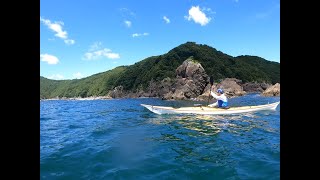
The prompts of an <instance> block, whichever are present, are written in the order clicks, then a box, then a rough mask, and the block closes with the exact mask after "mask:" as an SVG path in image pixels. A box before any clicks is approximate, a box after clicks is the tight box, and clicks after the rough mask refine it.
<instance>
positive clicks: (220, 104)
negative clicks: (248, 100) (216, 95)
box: [218, 100, 228, 107]
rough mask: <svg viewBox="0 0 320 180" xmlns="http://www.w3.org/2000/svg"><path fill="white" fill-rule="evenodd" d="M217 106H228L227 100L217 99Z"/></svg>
mask: <svg viewBox="0 0 320 180" xmlns="http://www.w3.org/2000/svg"><path fill="white" fill-rule="evenodd" d="M218 107H228V102H224V101H222V100H218Z"/></svg>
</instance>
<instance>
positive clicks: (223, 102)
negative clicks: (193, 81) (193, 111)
mask: <svg viewBox="0 0 320 180" xmlns="http://www.w3.org/2000/svg"><path fill="white" fill-rule="evenodd" d="M210 92H211V95H212V97H214V98H215V99H217V102H215V103H213V104H209V105H208V106H209V107H218V108H226V109H227V108H229V107H228V98H227V97H226V96H225V95H224V93H223V90H222V89H218V90H217V94H215V93H214V92H212V91H210Z"/></svg>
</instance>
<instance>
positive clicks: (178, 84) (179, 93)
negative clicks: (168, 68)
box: [163, 58, 209, 100]
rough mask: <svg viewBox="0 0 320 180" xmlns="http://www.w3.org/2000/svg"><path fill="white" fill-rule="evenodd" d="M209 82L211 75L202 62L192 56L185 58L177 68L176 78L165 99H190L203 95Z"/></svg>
mask: <svg viewBox="0 0 320 180" xmlns="http://www.w3.org/2000/svg"><path fill="white" fill-rule="evenodd" d="M208 83H209V77H208V75H207V74H206V72H205V70H204V68H203V67H202V66H201V64H200V63H198V62H196V61H194V60H193V59H192V58H188V59H187V60H185V61H184V62H183V63H182V65H180V66H179V67H178V68H177V69H176V79H175V80H174V82H173V83H172V85H171V88H167V90H169V91H168V92H167V93H165V94H164V95H163V99H179V100H183V99H190V98H196V97H198V96H199V95H201V94H202V93H203V91H204V89H205V87H206V86H207V84H208Z"/></svg>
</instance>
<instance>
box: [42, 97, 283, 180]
mask: <svg viewBox="0 0 320 180" xmlns="http://www.w3.org/2000/svg"><path fill="white" fill-rule="evenodd" d="M279 99H280V98H279V97H262V96H260V95H258V94H249V95H246V96H242V97H236V98H232V99H229V104H230V106H244V105H262V104H266V103H272V102H276V101H279ZM141 103H144V104H153V105H164V106H174V107H179V106H192V105H193V104H198V103H199V102H192V101H163V100H160V99H157V98H139V99H114V100H50V101H49V100H48V101H40V179H124V180H130V179H179V180H180V179H229V180H233V179H280V106H278V107H277V109H276V111H261V112H255V113H247V114H241V115H223V116H221V115H219V116H217V115H157V114H154V113H152V112H150V111H148V110H147V109H145V108H144V107H142V106H140V104H141ZM204 104H206V102H204Z"/></svg>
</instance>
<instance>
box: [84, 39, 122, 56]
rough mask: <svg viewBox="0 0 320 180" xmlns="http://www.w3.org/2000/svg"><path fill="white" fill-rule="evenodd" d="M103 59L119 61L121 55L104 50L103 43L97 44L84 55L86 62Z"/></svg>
mask: <svg viewBox="0 0 320 180" xmlns="http://www.w3.org/2000/svg"><path fill="white" fill-rule="evenodd" d="M101 57H106V58H108V59H118V58H120V55H119V54H118V53H113V52H112V51H111V50H110V49H107V48H103V47H102V43H101V42H95V43H93V45H91V46H90V48H89V51H88V52H86V53H85V54H84V59H85V60H95V59H99V58H101Z"/></svg>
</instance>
